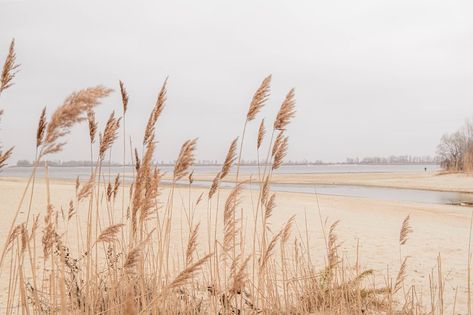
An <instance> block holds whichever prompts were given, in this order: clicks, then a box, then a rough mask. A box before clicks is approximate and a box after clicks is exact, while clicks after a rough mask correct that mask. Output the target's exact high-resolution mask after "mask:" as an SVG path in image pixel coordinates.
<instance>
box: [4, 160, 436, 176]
mask: <svg viewBox="0 0 473 315" xmlns="http://www.w3.org/2000/svg"><path fill="white" fill-rule="evenodd" d="M159 168H160V169H161V170H162V171H164V172H172V171H173V169H174V167H173V166H169V165H163V166H159ZM221 168H222V167H221V166H220V165H198V166H194V167H192V169H193V170H194V171H195V173H196V174H199V173H210V174H216V173H217V172H219V171H220V170H221ZM424 168H427V171H438V170H439V169H440V166H439V165H437V164H418V165H417V164H416V165H412V164H408V165H404V164H402V165H359V164H327V165H283V166H282V167H281V168H279V169H278V170H277V173H282V174H288V173H289V174H325V173H398V172H421V171H424ZM109 169H110V173H111V174H117V173H123V167H122V166H112V167H110V168H109V167H103V168H102V173H103V174H108V172H109ZM31 170H32V168H31V167H16V166H13V167H6V168H4V169H3V170H2V172H0V177H2V176H10V177H29V176H30V175H31ZM231 171H235V168H232V170H231ZM132 172H133V168H132V167H130V166H127V167H125V173H128V174H131V173H132ZM240 172H241V173H242V174H258V167H257V166H242V167H241V168H240ZM37 174H38V175H39V176H44V169H43V168H39V169H38V171H37ZM77 176H79V177H80V178H87V177H89V176H90V166H87V167H49V177H51V178H56V179H75V178H76V177H77Z"/></svg>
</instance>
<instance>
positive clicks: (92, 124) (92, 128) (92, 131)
mask: <svg viewBox="0 0 473 315" xmlns="http://www.w3.org/2000/svg"><path fill="white" fill-rule="evenodd" d="M87 122H88V124H89V139H90V143H94V142H95V135H96V134H97V122H96V121H95V112H94V111H93V110H92V109H89V110H88V111H87Z"/></svg>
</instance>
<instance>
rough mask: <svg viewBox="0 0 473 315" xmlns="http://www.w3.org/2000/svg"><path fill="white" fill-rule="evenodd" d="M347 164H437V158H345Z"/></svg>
mask: <svg viewBox="0 0 473 315" xmlns="http://www.w3.org/2000/svg"><path fill="white" fill-rule="evenodd" d="M346 163H347V164H438V163H440V159H439V158H438V157H432V156H429V155H425V156H412V155H391V156H388V157H379V156H371V157H364V158H361V159H360V158H347V159H346Z"/></svg>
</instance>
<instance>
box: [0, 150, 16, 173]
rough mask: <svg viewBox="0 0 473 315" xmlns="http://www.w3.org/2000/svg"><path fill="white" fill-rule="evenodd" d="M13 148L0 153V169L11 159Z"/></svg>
mask: <svg viewBox="0 0 473 315" xmlns="http://www.w3.org/2000/svg"><path fill="white" fill-rule="evenodd" d="M14 148H15V147H11V148H10V149H8V150H6V151H5V152H0V168H2V167H4V166H5V165H7V164H6V162H7V160H8V159H9V158H10V157H11V155H12V153H13V149H14Z"/></svg>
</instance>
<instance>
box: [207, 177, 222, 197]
mask: <svg viewBox="0 0 473 315" xmlns="http://www.w3.org/2000/svg"><path fill="white" fill-rule="evenodd" d="M219 183H220V172H218V173H217V175H215V177H214V179H213V181H212V185H211V186H210V189H209V199H212V197H213V195H214V194H215V192H216V191H217V188H218V185H219Z"/></svg>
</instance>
